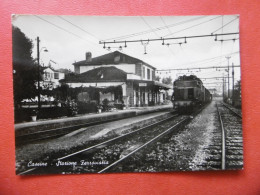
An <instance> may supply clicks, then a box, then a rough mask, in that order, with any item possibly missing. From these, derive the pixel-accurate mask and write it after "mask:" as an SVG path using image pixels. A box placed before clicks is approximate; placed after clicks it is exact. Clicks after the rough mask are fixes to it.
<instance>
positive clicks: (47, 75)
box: [44, 72, 51, 80]
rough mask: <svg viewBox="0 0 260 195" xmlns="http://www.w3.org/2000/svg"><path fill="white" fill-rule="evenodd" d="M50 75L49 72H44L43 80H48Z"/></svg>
mask: <svg viewBox="0 0 260 195" xmlns="http://www.w3.org/2000/svg"><path fill="white" fill-rule="evenodd" d="M50 77H51V74H50V73H49V72H45V73H44V80H49V79H50Z"/></svg>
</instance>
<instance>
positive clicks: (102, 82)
mask: <svg viewBox="0 0 260 195" xmlns="http://www.w3.org/2000/svg"><path fill="white" fill-rule="evenodd" d="M73 65H74V72H75V74H74V75H67V76H66V77H65V79H63V80H61V81H60V82H62V83H66V84H68V85H69V86H70V87H72V88H85V89H89V90H92V91H93V89H96V91H98V95H95V97H94V98H98V101H99V102H102V101H103V100H104V99H108V100H109V101H113V102H115V103H122V102H123V103H124V104H126V106H130V107H134V106H152V105H157V104H162V103H164V101H165V98H166V91H167V90H169V89H171V88H172V87H171V86H169V85H166V84H163V83H160V82H158V81H155V71H156V68H155V67H153V66H151V65H150V64H147V63H145V62H143V61H142V60H140V59H137V58H134V57H132V56H129V55H126V54H124V53H121V52H119V51H115V52H112V53H108V54H105V55H102V56H98V57H95V58H92V54H91V53H90V52H87V53H86V59H85V60H82V61H79V62H75V63H74V64H73ZM91 96H92V97H91ZM81 98H82V99H84V101H88V100H92V99H93V95H91V94H86V92H85V96H81Z"/></svg>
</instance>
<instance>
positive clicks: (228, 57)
mask: <svg viewBox="0 0 260 195" xmlns="http://www.w3.org/2000/svg"><path fill="white" fill-rule="evenodd" d="M226 58H227V60H228V98H229V97H230V95H229V59H230V58H231V57H230V56H226Z"/></svg>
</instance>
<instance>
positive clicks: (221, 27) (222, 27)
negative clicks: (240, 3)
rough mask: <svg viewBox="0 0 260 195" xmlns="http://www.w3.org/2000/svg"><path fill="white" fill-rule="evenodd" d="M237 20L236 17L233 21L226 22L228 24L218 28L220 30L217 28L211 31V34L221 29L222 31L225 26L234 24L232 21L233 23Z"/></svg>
mask: <svg viewBox="0 0 260 195" xmlns="http://www.w3.org/2000/svg"><path fill="white" fill-rule="evenodd" d="M237 19H238V16H236V18H235V19H233V20H231V21H230V22H228V23H226V24H224V25H223V26H221V27H220V28H218V29H217V30H215V31H213V32H212V33H211V34H214V33H215V32H217V31H219V30H220V29H222V30H223V28H224V27H225V26H227V25H229V24H230V23H232V22H234V21H235V20H237Z"/></svg>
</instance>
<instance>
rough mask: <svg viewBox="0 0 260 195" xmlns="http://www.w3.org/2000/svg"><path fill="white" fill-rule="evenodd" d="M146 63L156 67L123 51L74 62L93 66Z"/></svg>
mask: <svg viewBox="0 0 260 195" xmlns="http://www.w3.org/2000/svg"><path fill="white" fill-rule="evenodd" d="M138 63H141V64H144V65H146V66H148V67H150V68H152V69H154V70H155V69H156V68H155V67H153V66H152V65H150V64H148V63H146V62H144V61H142V60H140V59H138V58H134V57H132V56H129V55H127V54H124V53H121V52H119V51H114V52H111V53H108V54H105V55H101V56H98V57H95V58H91V57H90V59H88V60H87V59H86V60H82V61H79V62H75V63H73V65H74V66H93V65H111V64H138Z"/></svg>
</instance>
